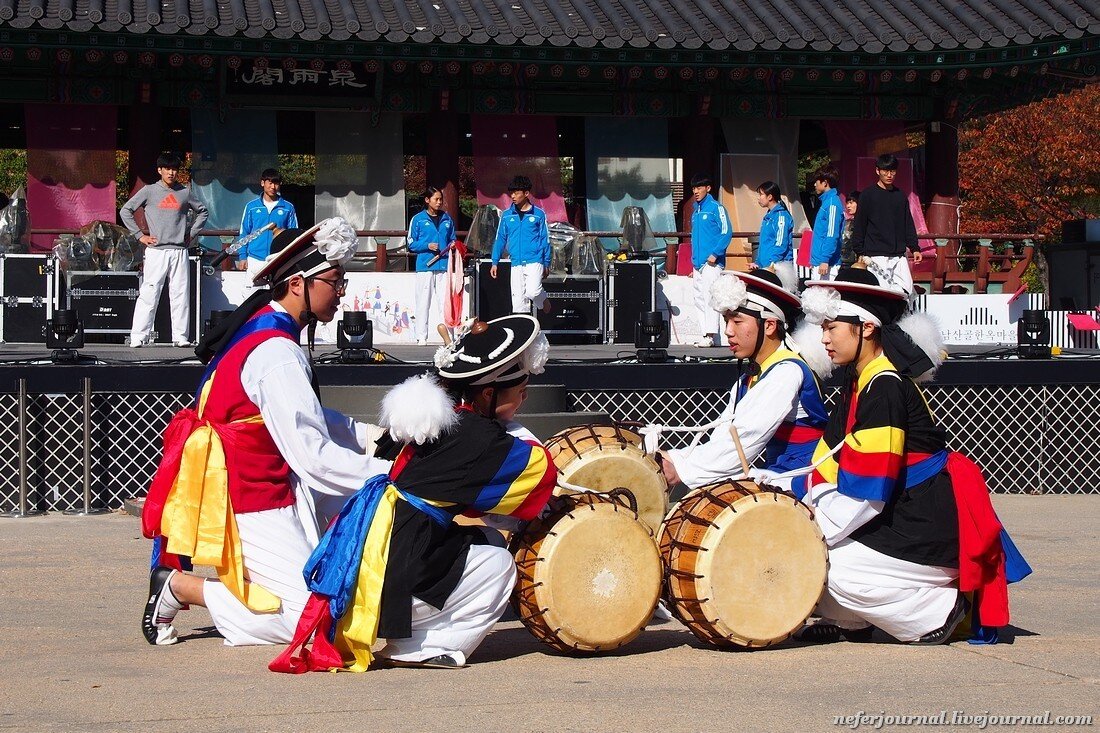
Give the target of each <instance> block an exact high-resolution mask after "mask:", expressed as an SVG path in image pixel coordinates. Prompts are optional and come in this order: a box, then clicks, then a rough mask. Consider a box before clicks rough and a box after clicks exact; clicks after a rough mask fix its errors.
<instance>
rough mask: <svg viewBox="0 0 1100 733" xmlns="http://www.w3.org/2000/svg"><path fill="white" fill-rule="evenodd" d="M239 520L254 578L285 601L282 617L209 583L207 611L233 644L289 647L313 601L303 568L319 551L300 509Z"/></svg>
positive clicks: (244, 551) (253, 514) (246, 562)
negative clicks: (308, 534) (254, 607)
mask: <svg viewBox="0 0 1100 733" xmlns="http://www.w3.org/2000/svg"><path fill="white" fill-rule="evenodd" d="M236 516H237V529H238V531H239V532H240V536H241V553H242V555H243V556H244V569H245V572H246V573H247V575H248V579H249V580H250V581H252V582H253V583H256V584H257V585H259V586H261V587H262V588H264V589H266V590H268V591H270V592H271V593H273V594H274V595H275V596H276V597H278V598H279V599H280V600H281V601H282V607H281V608H280V609H279V611H278V612H276V613H256V612H254V611H252V610H250V609H249V608H248V607H247V606H245V605H244V604H243V603H241V602H240V601H239V600H238V599H237V597H236V596H234V595H233V594H232V593H230V592H229V591H228V590H227V589H226V587H225V586H224V585H222V584H221V583H219V582H216V581H208V582H207V583H206V584H205V586H204V588H203V591H204V595H205V597H206V608H207V610H209V611H210V617H211V618H212V619H213V620H214V625H215V626H216V627H217V628H218V631H219V632H220V633H221V635H222V636H224V637H225V643H226V645H227V646H247V645H250V644H286V643H288V642H290V640H291V639H292V638H293V637H294V630H295V628H297V626H298V619H299V618H300V617H301V615H302V610H303V609H304V608H305V606H306V601H308V600H309V590H308V589H307V588H306V582H305V579H304V578H303V577H302V569H303V568H304V567H305V565H306V561H307V560H309V556H310V554H311V553H312V552H313V546H312V544H311V543H310V542H309V540H308V539H307V538H306V535H305V530H304V529H303V528H302V523H301V521H300V520H299V518H298V509H297V507H296V506H293V505H292V506H288V507H284V508H282V509H268V510H266V511H262V512H243V513H241V514H238V515H236Z"/></svg>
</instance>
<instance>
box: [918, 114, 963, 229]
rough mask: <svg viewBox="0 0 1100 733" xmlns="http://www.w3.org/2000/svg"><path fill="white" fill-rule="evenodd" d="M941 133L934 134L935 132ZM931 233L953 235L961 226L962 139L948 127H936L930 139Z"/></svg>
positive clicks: (931, 132)
mask: <svg viewBox="0 0 1100 733" xmlns="http://www.w3.org/2000/svg"><path fill="white" fill-rule="evenodd" d="M935 127H938V128H939V131H938V132H934V131H933V128H935ZM926 139H927V147H926V156H927V168H928V172H927V173H926V175H925V180H926V184H925V185H926V187H927V189H928V201H929V203H928V211H927V213H926V214H925V217H924V218H925V221H926V222H927V224H928V230H929V231H931V232H936V233H940V234H953V233H955V232H957V231H958V226H959V135H958V130H956V129H955V128H954V127H951V126H949V125H948V124H947V123H939V124H938V125H937V124H936V123H932V124H931V125H929V129H928V135H927V138H926Z"/></svg>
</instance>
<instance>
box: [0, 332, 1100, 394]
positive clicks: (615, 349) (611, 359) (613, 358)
mask: <svg viewBox="0 0 1100 733" xmlns="http://www.w3.org/2000/svg"><path fill="white" fill-rule="evenodd" d="M436 348H437V347H436V346H431V345H429V346H415V345H406V344H393V345H388V346H384V347H379V349H378V350H377V352H375V353H376V354H378V358H380V359H381V361H368V362H366V363H362V364H341V363H339V362H338V356H339V351H338V350H336V349H335V348H334V347H333V346H332V345H330V344H318V345H317V347H316V349H315V350H314V359H315V365H316V369H317V376H318V380H319V381H320V383H321V384H322V385H348V386H351V385H373V386H380V385H390V384H397V383H399V382H401V381H402V380H404V379H406V378H407V377H409V376H412V375H414V374H419V373H421V372H423V371H425V370H427V369H429V368H431V367H432V357H433V355H434V354H435V350H436ZM79 353H80V357H81V358H80V361H79V362H78V363H75V364H53V363H52V362H51V361H50V352H49V351H47V350H46V349H45V348H44V347H42V346H39V345H20V344H2V345H0V394H2V393H12V392H15V391H16V390H17V380H19V379H20V378H26V380H27V385H28V390H29V391H31V392H59V393H66V392H79V391H81V390H82V389H83V386H82V381H83V379H84V378H85V377H90V378H92V380H93V382H94V385H93V388H94V389H95V390H96V391H97V392H104V391H105V392H189V391H192V390H194V388H195V384H196V382H197V380H198V379H199V378H200V377H201V375H202V370H203V367H202V364H201V363H200V362H199V360H198V359H197V358H196V357H195V354H194V351H193V350H192V349H191V348H180V347H175V346H170V345H153V346H143V347H142V348H140V349H131V348H129V347H128V346H125V345H122V344H90V345H89V346H88V347H87V348H84V349H81V350H80V352H79ZM668 354H669V360H668V361H666V362H663V363H656V364H654V363H648V364H640V363H638V361H637V358H636V356H635V349H634V348H633V347H632V346H631V345H629V344H580V345H553V346H551V349H550V361H549V363H548V364H547V368H546V373H545V374H543V375H541V376H539V377H536V378H535V379H534V380H533V383H535V384H556V385H564V386H565V387H566V388H567V389H568V390H649V389H659V390H683V389H717V388H724V389H728V388H729V386H730V385H731V384H732V383H733V381H734V380H735V379H736V378H737V376H738V375H739V373H740V367H739V365H738V363H737V360H736V359H734V358H733V357H731V356H730V355H729V351H728V350H727V349H726V348H724V347H714V348H709V349H705V348H698V347H676V346H674V347H671V348H669V349H668ZM1097 367H1100V350H1096V349H1091V350H1090V349H1077V350H1065V351H1063V352H1062V354H1061V355H1060V356H1058V357H1057V358H1051V359H1019V358H1017V357H1016V356H1015V349H1014V348H1012V347H997V346H987V347H968V348H966V349H961V348H960V349H953V350H952V351H951V357H950V358H949V360H948V361H947V362H946V363H945V364H944V365H943V367H942V368H941V369H940V371H939V373H938V374H937V376H936V381H935V383H934V384H935V385H936V386H952V385H1043V384H1098V385H1100V368H1097ZM829 383H830V384H839V382H838V381H837V380H836V379H835V378H834V379H832V380H829Z"/></svg>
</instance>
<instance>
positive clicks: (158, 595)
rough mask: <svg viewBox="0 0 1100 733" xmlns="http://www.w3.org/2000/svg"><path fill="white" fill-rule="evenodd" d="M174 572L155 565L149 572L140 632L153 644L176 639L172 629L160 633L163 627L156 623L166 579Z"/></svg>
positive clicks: (166, 586) (166, 585)
mask: <svg viewBox="0 0 1100 733" xmlns="http://www.w3.org/2000/svg"><path fill="white" fill-rule="evenodd" d="M174 572H175V571H174V570H172V568H166V567H156V568H153V571H152V572H151V573H149V600H148V601H146V602H145V612H144V613H143V614H141V633H142V634H143V635H144V636H145V641H147V642H149V643H150V644H153V645H154V646H166V645H168V644H175V643H176V641H178V639H177V638H176V634H175V630H174V629H172V631H171V632H165V633H161V630H162V629H163V628H164V627H163V626H162V625H160V624H157V617H158V616H159V615H160V604H161V600H162V599H163V598H164V594H165V593H167V592H168V581H169V579H170V578H171V577H172V573H174ZM169 628H171V627H170V625H169Z"/></svg>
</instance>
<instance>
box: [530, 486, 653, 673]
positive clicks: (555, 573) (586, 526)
mask: <svg viewBox="0 0 1100 733" xmlns="http://www.w3.org/2000/svg"><path fill="white" fill-rule="evenodd" d="M548 508H549V512H548V513H546V514H544V515H543V516H542V517H541V518H539V519H536V520H535V521H533V522H531V523H530V524H529V525H528V526H527V528H526V530H525V531H523V532H522V533H520V534H519V535H517V536H515V537H514V538H513V541H512V553H513V554H514V555H515V558H516V571H517V580H516V589H515V592H514V594H513V595H512V605H513V607H514V608H515V610H516V613H517V615H518V616H519V618H520V621H522V622H523V625H524V626H526V627H527V629H528V631H530V632H531V633H532V634H534V635H535V637H536V638H538V639H539V640H540V641H543V642H545V643H546V644H549V645H550V646H551V647H553V648H554V649H556V650H558V651H560V652H566V653H586V652H587V653H591V652H601V651H608V650H611V649H617V648H618V647H620V646H622V645H623V644H626V643H627V642H629V641H630V640H631V639H633V638H634V637H636V636H637V635H638V634H639V633H640V632H641V630H642V629H643V628H645V625H646V623H647V622H648V621H649V619H650V617H651V616H652V615H653V609H654V608H655V607H656V605H657V600H658V599H659V598H660V594H661V558H660V556H659V555H658V553H657V545H656V544H655V543H654V541H653V536H652V534H651V532H650V531H649V529H648V528H646V527H645V525H643V524H642V523H641V522H639V521H638V515H637V512H636V511H635V510H634V507H633V498H632V497H631V496H630V495H629V494H627V493H626V492H624V491H621V490H617V491H612V492H609V493H607V494H596V493H576V494H567V495H561V496H556V497H554V498H552V499H551V500H550V504H549V507H548Z"/></svg>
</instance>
